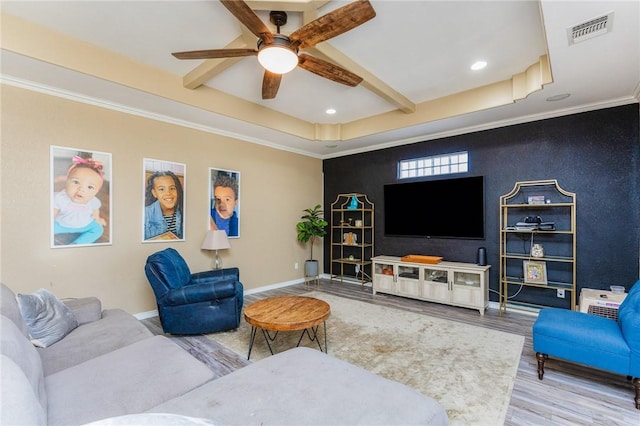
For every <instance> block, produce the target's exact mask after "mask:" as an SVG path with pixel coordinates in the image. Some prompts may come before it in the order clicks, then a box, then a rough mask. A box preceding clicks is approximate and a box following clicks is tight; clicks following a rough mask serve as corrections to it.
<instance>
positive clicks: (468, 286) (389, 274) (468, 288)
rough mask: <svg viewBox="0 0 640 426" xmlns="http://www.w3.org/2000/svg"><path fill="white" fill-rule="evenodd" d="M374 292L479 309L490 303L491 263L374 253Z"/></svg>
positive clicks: (482, 313) (481, 309)
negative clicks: (411, 259) (410, 258)
mask: <svg viewBox="0 0 640 426" xmlns="http://www.w3.org/2000/svg"><path fill="white" fill-rule="evenodd" d="M371 261H372V262H373V268H372V271H373V280H372V281H373V294H376V293H378V292H380V293H387V294H394V295H396V296H403V297H409V298H412V299H420V300H426V301H429V302H436V303H445V304H448V305H454V306H461V307H465V308H473V309H478V311H480V315H484V310H485V309H486V308H487V306H488V305H489V269H490V268H491V266H490V265H487V266H478V265H476V264H474V263H460V262H445V261H443V262H439V263H434V264H430V263H418V262H405V261H402V260H401V258H400V257H395V256H375V257H373V258H371Z"/></svg>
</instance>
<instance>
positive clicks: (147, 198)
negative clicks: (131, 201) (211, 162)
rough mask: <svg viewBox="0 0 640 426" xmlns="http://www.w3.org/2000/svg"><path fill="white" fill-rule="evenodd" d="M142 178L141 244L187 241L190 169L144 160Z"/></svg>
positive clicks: (158, 161)
mask: <svg viewBox="0 0 640 426" xmlns="http://www.w3.org/2000/svg"><path fill="white" fill-rule="evenodd" d="M142 175H143V185H142V187H143V194H142V199H143V209H142V241H143V242H162V241H176V240H181V241H184V239H185V232H184V218H185V211H184V208H185V205H186V204H185V197H186V194H185V190H184V188H185V187H186V179H187V166H186V165H185V164H180V163H173V162H170V161H163V160H153V159H150V158H145V159H144V160H143V173H142Z"/></svg>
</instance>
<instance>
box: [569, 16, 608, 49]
mask: <svg viewBox="0 0 640 426" xmlns="http://www.w3.org/2000/svg"><path fill="white" fill-rule="evenodd" d="M612 27H613V12H609V13H607V14H606V15H604V16H600V17H598V18H594V19H591V20H589V21H587V22H584V23H582V24H578V25H574V26H573V27H570V28H567V37H568V38H569V46H571V45H572V44H576V43H580V42H582V41H586V40H589V39H591V38H593V37H597V36H599V35H603V34H606V33H608V32H610V31H611V29H612Z"/></svg>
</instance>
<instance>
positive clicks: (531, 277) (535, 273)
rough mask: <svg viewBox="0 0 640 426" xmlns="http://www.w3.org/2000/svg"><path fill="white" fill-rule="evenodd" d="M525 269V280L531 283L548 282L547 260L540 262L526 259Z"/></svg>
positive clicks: (523, 264) (523, 265)
mask: <svg viewBox="0 0 640 426" xmlns="http://www.w3.org/2000/svg"><path fill="white" fill-rule="evenodd" d="M522 269H523V271H524V282H525V283H529V284H543V285H546V284H547V264H546V262H538V261H531V260H525V261H523V262H522Z"/></svg>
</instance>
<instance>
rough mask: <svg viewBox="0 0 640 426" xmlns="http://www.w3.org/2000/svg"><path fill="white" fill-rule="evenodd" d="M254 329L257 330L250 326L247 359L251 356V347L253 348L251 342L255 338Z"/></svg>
mask: <svg viewBox="0 0 640 426" xmlns="http://www.w3.org/2000/svg"><path fill="white" fill-rule="evenodd" d="M256 331H258V329H257V328H256V327H253V326H252V327H251V338H250V339H249V354H248V355H247V360H248V359H249V358H251V349H253V342H254V341H255V340H256Z"/></svg>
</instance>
